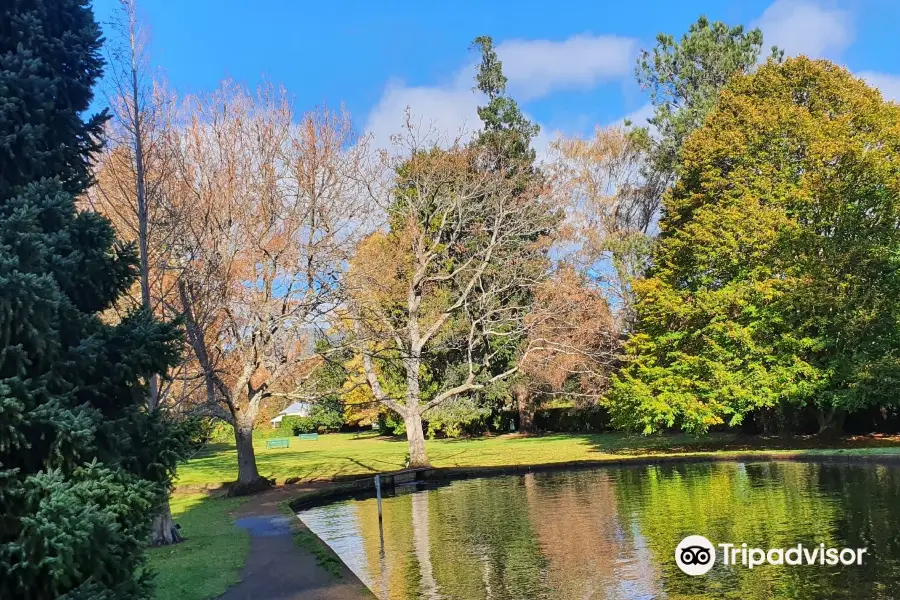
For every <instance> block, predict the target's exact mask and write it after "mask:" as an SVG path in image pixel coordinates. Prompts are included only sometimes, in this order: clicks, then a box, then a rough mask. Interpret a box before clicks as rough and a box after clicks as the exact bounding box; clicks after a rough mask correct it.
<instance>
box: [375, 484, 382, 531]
mask: <svg viewBox="0 0 900 600" xmlns="http://www.w3.org/2000/svg"><path fill="white" fill-rule="evenodd" d="M375 496H376V497H377V498H378V522H379V523H381V475H376V476H375Z"/></svg>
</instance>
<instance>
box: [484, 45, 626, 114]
mask: <svg viewBox="0 0 900 600" xmlns="http://www.w3.org/2000/svg"><path fill="white" fill-rule="evenodd" d="M636 48H637V42H636V40H634V39H632V38H625V37H618V36H614V35H600V36H593V35H576V36H572V37H570V38H569V39H567V40H565V41H561V42H554V41H550V40H508V41H505V42H503V43H501V44H500V45H498V46H497V56H498V57H499V58H500V60H501V61H502V62H503V73H504V75H506V77H507V79H509V86H510V89H511V90H512V92H513V93H514V94H515V95H516V97H518V98H521V99H523V100H528V99H532V98H538V97H540V96H545V95H547V94H549V93H550V92H553V91H557V90H562V89H590V88H592V87H594V86H596V85H597V84H599V83H601V82H603V81H609V80H612V79H619V78H622V77H624V76H627V75H630V74H631V70H632V68H633V64H634V62H633V60H634V55H635V51H636Z"/></svg>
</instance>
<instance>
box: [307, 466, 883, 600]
mask: <svg viewBox="0 0 900 600" xmlns="http://www.w3.org/2000/svg"><path fill="white" fill-rule="evenodd" d="M383 505H384V524H383V528H384V542H383V545H382V540H381V536H380V533H379V527H378V514H377V507H376V502H375V500H374V499H372V500H363V501H348V502H342V503H337V504H333V505H330V506H326V507H320V508H315V509H312V510H309V511H305V512H303V513H301V514H300V516H301V518H302V519H303V521H304V522H305V523H306V524H307V525H308V526H309V527H310V529H312V530H313V531H314V532H315V533H316V534H317V535H319V536H320V537H322V538H323V539H324V540H325V541H326V542H327V543H328V544H329V545H330V546H331V547H332V548H334V550H335V551H336V552H337V553H338V554H339V555H340V556H341V558H342V559H343V560H344V561H345V562H346V563H347V564H348V565H349V566H350V568H351V569H352V570H353V571H354V572H355V573H356V574H357V575H358V576H359V577H360V579H362V580H363V581H364V582H365V583H366V585H368V586H369V588H370V589H371V590H372V591H373V592H374V593H375V594H376V595H377V596H378V597H379V598H381V599H382V600H389V599H390V600H406V599H414V598H430V599H437V598H443V599H461V600H477V599H485V600H487V599H498V600H507V599H508V600H513V599H515V600H518V599H556V598H559V599H569V598H584V599H589V598H590V599H594V598H596V599H601V598H603V599H626V598H628V599H632V598H765V599H769V598H810V599H813V598H892V597H894V596H895V594H896V593H900V535H898V533H900V527H898V526H900V471H898V470H897V469H896V468H894V467H886V466H850V465H819V464H810V463H758V464H756V463H754V464H723V463H719V464H705V465H704V464H689V465H664V466H649V467H623V468H610V469H598V470H584V471H569V472H561V473H541V474H529V475H525V476H510V477H497V478H486V479H476V480H469V481H460V482H454V483H452V484H450V485H447V486H444V487H440V488H437V489H432V490H426V491H417V492H414V493H405V494H399V495H396V496H394V497H388V498H385V499H384V500H383ZM690 534H701V535H705V536H706V537H708V538H709V539H711V540H712V541H713V542H714V543H719V542H736V543H737V544H738V545H739V544H740V543H741V542H747V543H748V544H749V545H751V546H755V547H761V548H769V547H788V546H796V545H797V544H798V543H803V544H804V545H809V546H817V545H818V544H819V543H824V544H825V545H826V546H836V547H854V548H855V547H867V548H868V555H867V559H866V562H865V563H864V564H863V565H862V566H836V567H828V566H819V565H815V566H796V567H786V566H774V565H764V566H762V567H757V568H755V569H753V570H752V571H751V570H748V569H746V568H745V567H741V566H737V567H733V566H726V565H723V564H718V563H717V564H716V565H715V566H714V567H713V569H712V570H711V571H710V572H709V573H708V574H707V575H706V576H702V577H688V576H687V575H684V574H683V573H681V571H679V570H678V568H677V566H676V565H675V562H674V559H673V552H674V549H675V546H676V545H677V544H678V542H679V541H680V540H681V539H682V538H683V537H685V536H686V535H690Z"/></svg>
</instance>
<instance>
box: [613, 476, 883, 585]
mask: <svg viewBox="0 0 900 600" xmlns="http://www.w3.org/2000/svg"><path fill="white" fill-rule="evenodd" d="M831 470H835V472H836V473H842V474H843V477H849V478H850V479H851V480H852V481H854V482H855V483H854V484H852V485H851V484H849V483H846V482H845V483H844V484H843V485H844V487H843V488H842V489H844V491H845V492H846V498H841V496H840V494H837V493H835V491H836V490H835V489H832V487H833V486H835V485H837V484H836V483H833V480H834V479H835V477H834V475H833V474H829V473H830V472H831ZM874 472H875V471H874V470H873V469H872V468H868V467H847V466H842V467H829V466H820V465H817V464H806V463H801V464H797V463H764V464H748V465H743V464H721V463H720V464H708V465H677V466H676V465H666V466H659V467H647V468H639V469H620V470H618V471H617V472H616V473H617V480H618V482H619V485H618V492H619V507H620V512H621V513H622V515H623V518H626V517H630V518H632V519H633V520H634V522H635V523H636V526H637V530H638V531H640V533H641V534H642V535H643V536H644V537H645V538H646V539H647V544H648V546H649V548H650V549H651V551H652V553H653V555H654V558H653V561H654V562H655V563H656V564H657V565H659V567H660V570H661V575H662V581H663V589H664V591H665V593H666V594H667V595H668V597H670V598H682V597H695V598H722V597H724V598H732V597H733V598H748V599H755V598H759V599H769V598H809V599H816V598H878V597H882V598H890V597H891V596H888V595H882V596H878V595H877V594H876V593H875V591H874V590H875V588H876V587H877V585H875V584H874V583H872V582H873V580H872V579H868V581H869V582H870V584H869V589H868V590H866V589H865V588H864V587H860V586H858V585H856V583H854V582H855V581H859V582H860V583H863V580H866V576H865V575H864V570H859V568H858V567H841V566H838V567H829V566H821V565H816V566H796V567H790V566H774V565H764V566H761V567H757V568H754V569H753V570H752V571H751V570H749V569H747V568H745V567H737V568H730V567H726V566H724V565H722V564H721V553H720V554H719V555H718V557H719V563H717V564H716V566H715V567H714V568H713V570H712V571H710V573H709V574H708V575H707V576H706V577H688V576H686V575H684V574H682V573H681V572H680V571H679V570H678V569H677V567H676V565H675V562H674V559H673V558H672V553H673V551H674V548H675V546H676V545H677V544H678V542H679V541H680V540H681V539H682V538H683V537H685V536H686V535H690V534H701V535H705V536H706V537H708V538H709V539H710V540H711V541H712V542H713V543H714V544H718V543H722V542H732V543H737V544H738V545H740V544H741V543H742V542H746V543H747V544H748V545H749V546H752V547H759V548H788V547H791V546H796V545H797V544H798V543H802V544H803V545H804V546H807V547H813V546H818V545H819V544H820V543H824V544H825V545H826V547H830V546H836V547H844V546H849V547H856V546H857V545H859V546H860V547H863V546H866V545H867V544H866V543H862V544H858V542H859V541H860V538H859V537H858V536H857V537H856V538H855V539H854V538H852V537H850V536H848V535H847V534H846V533H842V529H846V530H848V531H849V530H856V531H859V528H860V527H862V528H863V530H864V529H865V525H864V524H862V523H854V524H853V525H850V526H849V527H844V526H843V525H842V524H843V523H845V522H846V521H847V520H848V519H849V520H854V519H859V518H860V517H859V516H858V515H860V513H861V512H863V513H864V512H865V510H863V507H866V506H867V507H869V510H874V511H875V512H876V513H877V514H879V515H880V517H881V518H884V517H885V514H884V513H885V511H886V510H887V511H892V512H893V516H892V519H893V520H892V521H891V520H890V519H888V521H889V522H890V523H891V527H892V528H895V527H896V526H897V525H898V524H900V523H898V513H900V509H897V508H894V507H896V506H897V500H898V499H900V494H898V490H897V489H896V488H897V485H898V484H897V482H896V476H895V478H894V481H893V484H892V488H893V491H892V492H891V493H892V494H893V496H892V497H893V501H892V502H888V501H887V498H882V499H878V498H875V497H873V495H872V494H871V493H870V490H868V489H867V486H868V487H872V488H873V489H874V487H875V485H874V483H873V482H871V481H870V479H871V478H872V475H873V474H874ZM840 479H841V477H840V476H839V477H838V480H840ZM826 482H832V483H826ZM867 482H868V483H867ZM829 486H832V487H829ZM851 488H852V489H851ZM882 494H884V491H883V490H882ZM851 498H852V499H853V500H850V499H851ZM854 501H855V502H856V503H857V505H858V506H856V507H854V506H852V504H853V502H854ZM888 506H890V507H891V508H890V509H888V508H887V507H888ZM872 507H881V508H879V509H874V508H872ZM869 523H870V524H871V523H872V520H871V519H870V520H869ZM876 527H877V526H876ZM893 530H894V531H896V529H893ZM870 551H871V550H870ZM893 556H897V549H896V548H894V549H893ZM893 580H894V581H897V578H896V574H895V575H894V577H893Z"/></svg>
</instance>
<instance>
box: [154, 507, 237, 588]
mask: <svg viewBox="0 0 900 600" xmlns="http://www.w3.org/2000/svg"><path fill="white" fill-rule="evenodd" d="M241 502H242V500H240V499H226V498H214V497H211V496H208V495H207V494H176V495H174V496H173V497H172V499H171V506H172V516H173V517H174V518H175V522H176V523H178V524H179V525H181V532H182V533H183V534H184V536H185V538H186V540H185V541H184V542H182V543H180V544H175V545H174V546H163V547H161V548H151V549H150V550H149V551H148V552H149V558H150V566H151V567H152V568H153V569H154V570H155V571H156V572H157V576H156V598H157V600H206V599H207V598H215V597H216V596H219V595H220V594H222V593H223V592H224V591H225V590H226V589H227V588H228V587H229V586H230V585H232V584H234V583H236V582H237V581H238V578H239V573H240V570H241V568H243V566H244V561H245V560H246V558H247V554H248V553H249V551H250V536H249V535H248V533H247V532H246V531H244V530H243V529H240V528H239V527H237V526H236V525H235V524H234V521H233V520H232V518H231V516H230V513H231V511H233V510H234V509H235V508H237V507H238V505H239V504H240V503H241Z"/></svg>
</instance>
